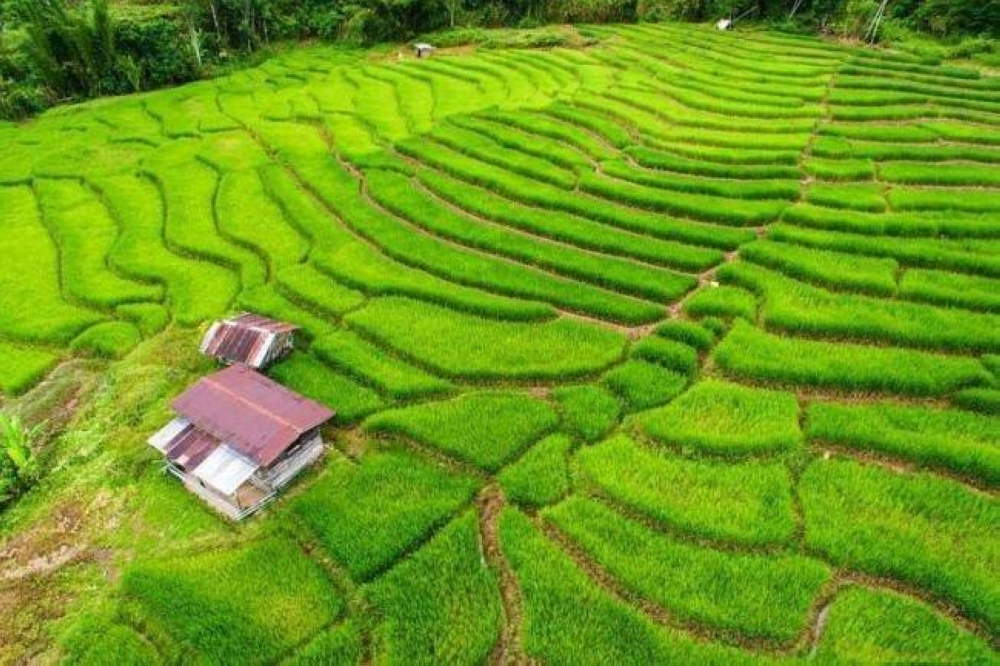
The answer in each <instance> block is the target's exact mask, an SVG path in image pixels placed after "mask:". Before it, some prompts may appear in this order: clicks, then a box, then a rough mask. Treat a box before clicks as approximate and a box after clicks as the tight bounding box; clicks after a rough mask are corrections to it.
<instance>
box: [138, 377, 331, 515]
mask: <svg viewBox="0 0 1000 666" xmlns="http://www.w3.org/2000/svg"><path fill="white" fill-rule="evenodd" d="M171 406H172V408H173V410H174V412H175V413H176V414H177V416H176V418H174V420H173V421H171V422H170V423H168V424H167V425H166V426H164V427H163V428H162V429H161V430H160V431H159V432H157V433H156V434H155V435H153V436H152V437H150V439H149V444H150V446H152V447H153V448H155V449H156V450H157V451H159V452H161V453H162V454H163V455H164V456H165V457H166V460H167V469H168V470H169V471H170V472H172V473H173V474H174V475H175V476H177V477H178V478H180V479H181V480H182V481H183V482H184V485H185V486H186V487H187V488H188V489H189V490H191V491H192V492H194V493H195V494H197V495H198V496H199V497H201V498H202V499H203V500H205V501H206V502H208V503H209V504H210V505H211V506H212V507H213V508H215V509H216V510H218V511H220V512H222V513H223V514H225V515H226V516H228V517H229V518H232V519H234V520H240V519H242V518H245V517H246V516H248V515H250V514H251V513H253V512H254V511H257V510H258V509H260V508H261V507H262V506H264V505H265V504H267V503H268V502H269V501H270V500H271V498H273V497H274V495H275V493H276V492H277V491H278V490H279V489H280V488H282V487H283V486H285V485H286V484H287V483H288V482H289V481H291V480H292V479H293V478H294V477H295V476H296V475H297V474H299V473H300V472H301V471H302V470H304V469H305V468H306V467H308V466H309V465H311V464H313V463H315V462H316V461H317V460H319V459H320V457H322V455H323V450H324V445H323V439H322V435H321V432H320V428H321V427H322V426H323V425H324V424H326V423H327V422H328V421H330V420H331V419H332V418H333V417H334V413H333V412H332V411H331V410H329V409H327V408H326V407H324V406H323V405H320V404H319V403H317V402H314V401H312V400H309V399H308V398H304V397H302V396H300V395H298V394H297V393H295V392H293V391H290V390H288V389H287V388H285V387H283V386H281V385H280V384H278V383H277V382H275V381H273V380H271V379H268V378H267V377H265V376H264V375H261V374H260V373H257V372H255V371H253V370H252V369H250V368H248V367H246V366H244V365H240V364H237V365H232V366H230V367H228V368H225V369H223V370H220V371H218V372H216V373H215V374H212V375H209V376H208V377H204V378H202V379H201V380H199V381H198V382H197V383H196V384H194V385H193V386H192V387H191V388H189V389H188V390H187V391H185V392H184V393H183V394H181V395H180V396H178V397H177V399H175V400H174V402H173V404H172V405H171Z"/></svg>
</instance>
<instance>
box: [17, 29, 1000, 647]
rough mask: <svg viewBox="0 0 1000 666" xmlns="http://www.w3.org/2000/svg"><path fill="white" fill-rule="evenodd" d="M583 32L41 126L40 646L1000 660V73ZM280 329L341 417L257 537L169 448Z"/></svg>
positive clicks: (27, 284)
mask: <svg viewBox="0 0 1000 666" xmlns="http://www.w3.org/2000/svg"><path fill="white" fill-rule="evenodd" d="M580 31H581V33H582V35H583V36H584V37H587V38H589V39H587V40H580V42H581V44H582V43H584V42H586V43H587V44H589V45H588V46H581V47H580V48H567V47H560V48H554V49H516V48H506V49H499V48H498V49H485V48H483V49H475V48H471V47H462V48H455V49H442V50H440V51H438V52H437V53H435V54H434V56H433V57H431V58H429V59H421V60H417V59H414V58H412V57H411V56H410V54H409V53H408V52H406V53H404V52H400V53H396V52H393V51H386V50H385V49H382V50H379V51H372V52H366V51H359V50H351V49H346V48H327V47H315V48H302V49H297V50H294V51H290V52H288V53H285V54H283V55H280V56H278V57H275V58H273V59H271V60H269V61H267V62H266V63H264V64H263V65H261V66H259V67H257V68H253V69H248V70H245V71H241V72H238V73H234V74H231V75H229V76H226V77H223V78H219V79H215V80H212V81H205V82H200V83H196V84H191V85H187V86H183V87H180V88H176V89H172V90H166V91H160V92H155V93H149V94H144V95H139V96H131V97H122V98H113V99H103V100H98V101H94V102H90V103H87V104H82V105H74V106H65V107H61V108H59V109H56V110H54V111H50V112H48V113H46V114H44V115H42V116H41V117H40V118H38V119H37V120H35V121H32V122H31V123H28V124H25V125H22V126H14V125H10V126H7V125H0V146H3V150H2V151H0V232H2V233H0V256H2V257H3V260H2V261H0V352H2V353H0V411H4V412H6V413H11V414H13V413H16V414H19V415H21V416H23V417H24V419H25V421H26V422H28V423H29V424H34V423H39V424H41V427H42V436H41V437H40V438H39V442H38V443H39V446H40V448H39V451H38V460H39V461H40V463H41V464H42V466H43V468H44V471H43V473H42V477H41V480H40V481H39V483H38V484H37V485H36V486H35V487H34V488H33V489H31V490H30V491H29V492H27V493H26V494H25V495H24V496H23V497H21V498H20V499H18V500H17V501H16V502H12V503H11V504H10V505H9V507H8V508H6V509H0V664H8V663H22V662H24V661H37V662H39V663H52V662H55V661H60V660H64V661H65V662H66V663H73V664H79V663H85V664H107V663H116V664H121V663H136V664H147V663H189V662H195V663H209V664H242V663H269V664H270V663H283V664H314V663H323V664H330V663H338V664H339V663H345V664H346V663H379V664H382V663H392V664H425V663H426V664H431V663H447V664H481V663H484V662H489V663H496V664H506V663H528V662H529V661H531V662H534V661H537V662H539V663H567V664H652V663H706V662H712V663H739V662H777V661H782V662H784V661H806V660H811V661H818V662H822V663H858V662H861V663H887V662H895V663H899V662H907V663H913V662H919V663H990V662H994V661H996V659H997V655H996V652H995V650H994V649H993V648H994V646H995V645H996V644H997V630H998V626H1000V582H998V581H1000V578H998V576H997V575H996V574H997V571H998V570H1000V538H998V536H997V535H998V534H1000V505H998V503H997V495H996V492H997V488H998V482H1000V458H998V454H997V451H998V448H997V446H998V444H1000V419H998V416H997V414H998V410H1000V383H998V382H1000V196H998V187H1000V169H998V168H997V163H998V162H1000V78H995V77H988V76H984V75H982V74H980V73H979V72H977V71H974V70H970V69H961V68H956V67H950V66H934V65H928V64H926V63H924V62H921V61H919V60H917V59H916V58H913V57H911V56H906V55H902V54H896V53H892V52H888V51H876V50H868V49H853V48H848V47H844V46H840V45H837V44H834V43H831V42H825V41H820V40H815V39H809V38H805V37H792V36H789V35H784V34H779V33H770V32H762V31H749V30H748V31H739V32H735V33H720V32H717V31H714V30H711V29H708V28H704V27H698V26H691V25H680V24H676V25H675V24H662V25H660V24H657V25H652V24H647V25H634V26H605V27H593V28H581V29H580ZM240 311H253V312H257V313H261V314H265V315H269V316H272V317H275V318H279V319H283V320H287V321H290V322H294V323H295V324H297V325H299V326H301V327H302V332H301V335H300V343H301V344H300V345H299V348H298V350H297V351H296V352H295V353H294V354H293V355H292V356H291V357H289V358H288V359H287V360H284V361H282V362H281V363H279V364H278V365H276V366H275V367H274V368H273V370H271V371H270V374H271V376H272V377H273V378H275V379H277V380H278V381H280V382H282V383H283V384H284V385H286V386H288V387H290V388H292V389H294V390H297V391H299V392H301V393H303V394H305V395H307V396H309V397H311V398H313V399H315V400H317V401H319V402H322V403H324V404H325V405H328V406H329V407H331V408H333V409H335V410H336V411H337V419H336V422H335V424H334V426H333V427H331V428H329V430H328V433H327V434H328V436H329V439H330V440H331V441H332V446H331V447H330V450H329V451H328V452H327V455H326V457H325V460H324V461H323V463H322V464H321V465H320V466H319V467H318V468H317V469H315V470H314V471H311V472H310V473H308V474H307V475H306V476H305V477H304V478H302V479H300V480H298V482H297V483H295V485H294V486H293V487H292V488H291V490H290V491H289V492H287V493H285V494H283V495H282V496H281V497H279V498H278V499H277V501H276V502H275V503H274V504H272V505H270V506H269V507H268V508H267V509H265V510H264V511H263V512H261V513H260V514H258V515H256V516H254V517H252V518H251V519H249V520H247V521H246V522H244V523H240V524H236V525H234V524H232V523H229V522H228V521H226V520H225V519H223V518H221V517H219V516H217V515H216V514H214V513H213V512H212V511H211V510H210V509H209V508H208V507H206V506H205V505H203V504H201V503H200V502H199V500H198V499H197V498H196V497H195V496H193V495H191V494H189V493H187V492H185V491H184V490H183V488H182V487H181V485H180V484H179V483H178V482H177V480H176V479H174V478H173V477H171V476H169V475H168V474H165V473H163V471H162V460H161V457H160V456H158V455H157V454H156V451H153V450H152V449H151V448H150V447H149V446H147V445H146V439H147V438H148V437H149V436H150V435H151V434H153V433H154V432H156V431H157V430H158V429H159V428H160V427H161V426H162V425H163V423H165V422H166V421H167V420H168V419H169V414H170V402H171V400H172V399H173V398H174V397H175V396H176V395H177V394H178V393H180V392H181V391H182V390H183V389H184V388H186V387H187V386H189V385H190V384H192V382H194V381H196V380H197V379H198V378H200V377H203V376H204V375H206V374H207V373H208V372H210V371H211V370H212V368H213V365H212V364H211V363H210V362H209V361H208V360H207V359H205V358H203V357H201V356H200V355H199V354H198V341H199V339H200V336H201V333H202V332H203V331H204V330H205V328H206V327H207V325H208V324H209V322H211V321H212V320H213V319H215V318H217V317H220V316H223V315H226V314H231V313H234V312H240ZM0 506H2V505H0Z"/></svg>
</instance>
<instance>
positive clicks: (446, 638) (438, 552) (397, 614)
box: [366, 512, 502, 666]
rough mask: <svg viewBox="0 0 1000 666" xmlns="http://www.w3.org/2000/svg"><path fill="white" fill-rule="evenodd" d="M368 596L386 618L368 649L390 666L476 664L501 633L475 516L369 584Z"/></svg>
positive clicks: (494, 583)
mask: <svg viewBox="0 0 1000 666" xmlns="http://www.w3.org/2000/svg"><path fill="white" fill-rule="evenodd" d="M366 597H367V598H368V600H369V601H370V602H371V603H372V605H373V606H374V607H375V609H376V611H377V612H378V613H379V615H381V616H382V617H383V618H384V619H383V620H382V624H381V625H380V626H379V628H378V629H376V631H375V639H376V647H375V648H374V649H375V650H376V651H377V652H378V654H379V655H380V658H383V659H385V660H387V662H388V663H400V664H428V665H430V664H440V663H449V664H456V665H457V664H469V665H470V666H472V665H473V664H481V663H483V661H484V660H486V658H487V657H488V656H489V655H490V653H491V651H492V650H493V645H494V643H495V642H496V640H497V637H498V636H499V634H500V623H501V617H502V609H501V605H500V590H499V585H498V580H497V576H496V574H495V573H494V572H493V570H492V569H491V568H490V567H489V566H488V565H487V564H486V563H485V561H484V560H483V558H482V555H481V551H480V542H479V529H478V525H477V521H476V514H475V513H474V512H468V513H466V514H464V515H463V516H461V517H460V518H457V519H455V520H454V521H452V523H451V524H449V525H448V526H447V527H445V528H444V529H442V530H441V531H440V532H439V533H438V534H436V535H435V536H434V538H433V539H431V541H430V542H429V543H428V544H427V545H425V546H424V547H423V548H421V549H420V550H418V551H417V552H416V553H415V554H414V555H413V556H412V557H410V558H408V559H407V560H406V561H405V562H403V563H401V564H400V565H399V566H398V567H395V568H394V569H393V570H392V571H390V572H389V573H387V574H386V575H385V576H383V577H382V578H380V579H379V580H378V581H376V582H375V583H373V584H372V585H371V586H370V587H369V588H368V589H367V590H366Z"/></svg>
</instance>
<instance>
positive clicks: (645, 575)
mask: <svg viewBox="0 0 1000 666" xmlns="http://www.w3.org/2000/svg"><path fill="white" fill-rule="evenodd" d="M542 515H543V516H544V517H545V518H546V519H548V520H552V521H553V522H554V523H555V524H556V526H557V527H559V529H560V530H562V531H563V532H565V533H566V534H567V535H568V536H569V537H570V538H572V539H573V540H574V541H577V542H578V543H579V544H580V546H582V547H583V549H584V550H586V551H587V552H588V553H590V554H591V555H592V556H593V557H594V558H595V559H596V560H597V561H598V562H599V563H600V564H601V565H602V566H604V567H606V568H607V569H608V571H610V572H611V573H612V574H613V575H614V576H615V577H616V578H618V579H619V580H621V582H622V583H624V585H625V586H626V587H628V588H629V589H630V590H631V591H633V592H635V593H636V594H639V595H641V596H642V597H645V598H647V599H649V600H651V601H653V602H655V603H657V604H658V605H661V606H663V607H665V608H667V609H668V610H669V611H670V612H671V613H672V614H676V616H677V617H678V618H679V619H684V620H688V621H695V622H699V623H704V624H708V625H710V626H712V627H716V628H719V629H723V630H725V631H727V632H728V631H731V632H735V633H738V634H740V635H743V636H749V637H754V638H768V639H773V640H779V641H787V640H792V639H794V638H795V637H796V636H798V635H799V634H800V633H801V632H802V629H803V627H804V626H805V623H806V619H807V615H808V612H809V609H810V606H811V605H812V601H813V598H814V597H815V596H816V594H817V592H818V591H819V588H820V586H821V585H823V584H824V583H825V582H826V581H827V580H829V578H830V570H829V568H828V567H827V566H825V565H823V564H821V563H820V562H818V561H816V560H811V559H807V558H804V557H800V556H796V555H779V556H774V557H769V556H760V555H746V554H736V553H727V552H725V551H720V550H713V549H710V548H705V547H702V546H697V545H693V544H689V543H685V542H684V541H681V540H679V539H675V538H673V537H670V536H667V535H663V534H659V533H657V532H654V531H652V530H650V529H648V528H646V527H643V526H642V525H640V524H639V523H637V522H635V521H632V520H628V519H626V518H624V517H623V516H621V515H620V514H618V513H616V512H615V511H612V510H611V509H609V508H607V507H606V506H605V505H603V504H601V503H600V502H595V501H593V500H587V499H581V498H578V497H571V498H569V499H567V500H565V501H564V502H562V503H560V504H559V505H557V506H555V507H553V508H551V509H546V510H545V511H543V513H542Z"/></svg>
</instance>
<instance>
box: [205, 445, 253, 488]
mask: <svg viewBox="0 0 1000 666" xmlns="http://www.w3.org/2000/svg"><path fill="white" fill-rule="evenodd" d="M259 467H260V466H259V465H258V464H257V463H256V462H254V461H253V460H249V459H248V458H246V457H244V456H242V455H240V453H239V451H237V450H235V449H233V448H232V447H230V446H229V445H228V444H223V445H221V446H219V447H218V448H216V449H215V450H214V451H213V452H212V454H211V455H209V456H208V457H207V458H205V460H204V461H202V463H201V464H200V465H198V467H196V468H195V469H194V471H193V472H191V474H192V476H194V477H196V478H198V479H201V480H202V481H204V482H205V483H207V484H208V485H210V486H212V487H213V488H215V489H216V490H218V491H219V492H220V493H222V494H223V495H232V494H233V493H234V492H236V489H237V488H239V487H240V486H242V485H243V484H244V483H245V482H246V480H247V479H249V478H250V477H251V476H253V473H254V472H256V471H257V469H258V468H259Z"/></svg>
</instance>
